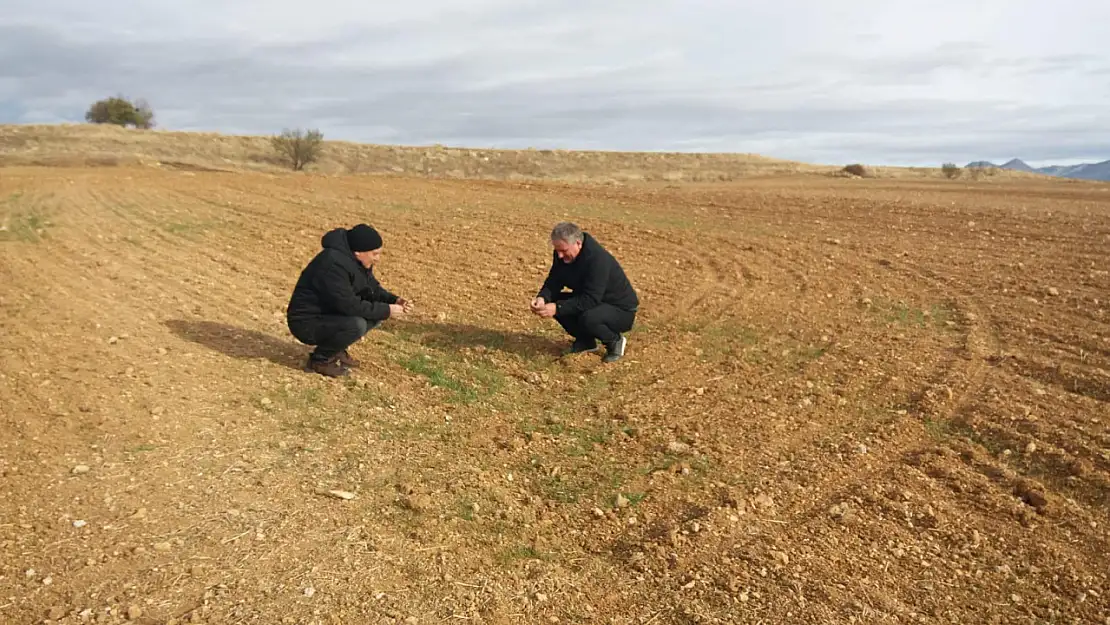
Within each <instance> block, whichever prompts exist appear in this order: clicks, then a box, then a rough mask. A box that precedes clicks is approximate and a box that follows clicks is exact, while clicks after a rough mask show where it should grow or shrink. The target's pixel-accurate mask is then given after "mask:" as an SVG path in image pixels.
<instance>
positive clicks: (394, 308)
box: [389, 300, 408, 317]
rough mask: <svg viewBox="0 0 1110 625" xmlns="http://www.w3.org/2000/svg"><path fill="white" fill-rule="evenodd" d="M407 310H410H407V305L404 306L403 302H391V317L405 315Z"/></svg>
mask: <svg viewBox="0 0 1110 625" xmlns="http://www.w3.org/2000/svg"><path fill="white" fill-rule="evenodd" d="M398 301H399V300H398ZM407 312H408V311H407V310H405V307H404V306H402V305H401V304H390V305H389V316H390V317H397V316H399V315H403V314H405V313H407Z"/></svg>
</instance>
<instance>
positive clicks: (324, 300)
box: [286, 224, 412, 377]
mask: <svg viewBox="0 0 1110 625" xmlns="http://www.w3.org/2000/svg"><path fill="white" fill-rule="evenodd" d="M320 243H321V245H322V246H323V248H324V249H323V250H321V251H320V252H319V253H318V254H317V255H316V257H315V258H313V259H312V261H311V262H309V263H308V266H307V267H305V268H304V271H302V272H301V277H300V278H299V279H298V280H297V285H296V286H295V287H293V296H292V298H290V300H289V307H288V308H287V310H286V320H287V322H288V324H289V331H290V332H292V333H293V336H295V337H296V338H297V340H298V341H300V342H302V343H304V344H306V345H315V346H316V349H315V350H314V351H313V352H312V353H311V354H310V355H309V357H308V366H307V369H308V370H309V371H315V372H316V373H319V374H322V375H326V376H331V377H339V376H343V375H347V374H348V373H349V372H350V368H351V367H357V366H358V364H359V363H358V361H357V360H355V359H354V358H352V357H351V355H350V353H348V351H347V348H348V347H350V346H351V345H353V344H354V343H355V342H356V341H358V340H359V339H361V338H362V337H363V336H365V335H366V333H367V332H369V331H370V330H372V329H374V328H376V327H378V326H379V325H381V323H382V321H384V320H386V319H388V318H390V317H393V316H396V315H401V314H405V313H408V312H412V304H411V302H408V301H406V300H405V299H404V298H400V297H397V296H396V295H394V294H393V293H390V292H389V291H387V290H386V289H385V288H383V287H382V285H381V284H379V283H378V280H377V278H375V277H374V265H375V264H376V263H377V262H378V260H379V259H380V258H381V255H382V237H381V235H379V234H378V231H377V230H375V229H374V228H372V227H370V226H368V225H366V224H358V225H357V226H355V227H353V228H351V229H350V230H347V229H346V228H336V229H335V230H332V231H331V232H328V233H327V234H325V235H324V236H323V238H321V239H320Z"/></svg>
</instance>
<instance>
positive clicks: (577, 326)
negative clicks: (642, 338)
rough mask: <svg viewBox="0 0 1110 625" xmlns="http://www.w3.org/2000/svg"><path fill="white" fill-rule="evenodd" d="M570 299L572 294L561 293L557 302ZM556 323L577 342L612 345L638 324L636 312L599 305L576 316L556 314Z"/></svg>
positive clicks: (556, 298) (608, 305)
mask: <svg viewBox="0 0 1110 625" xmlns="http://www.w3.org/2000/svg"><path fill="white" fill-rule="evenodd" d="M568 297H570V294H567V293H560V294H559V295H557V296H556V297H555V301H559V300H563V299H566V298H568ZM555 321H558V322H559V325H561V326H563V329H564V330H566V331H567V334H569V335H571V336H573V337H574V340H576V341H582V342H583V343H591V342H594V341H601V342H602V343H612V342H613V341H615V340H617V337H618V336H619V335H620V333H621V332H628V331H629V330H631V329H632V324H633V323H635V322H636V312H635V311H628V310H621V309H620V308H617V307H616V306H613V305H611V304H598V305H597V306H595V307H593V308H591V309H589V310H584V311H582V312H581V313H579V314H576V315H560V314H556V315H555Z"/></svg>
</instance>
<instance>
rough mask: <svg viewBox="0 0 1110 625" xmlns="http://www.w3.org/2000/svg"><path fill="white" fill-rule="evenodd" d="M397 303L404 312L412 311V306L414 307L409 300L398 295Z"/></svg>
mask: <svg viewBox="0 0 1110 625" xmlns="http://www.w3.org/2000/svg"><path fill="white" fill-rule="evenodd" d="M397 305H398V306H400V307H401V308H403V309H404V312H406V313H410V312H412V311H413V308H415V305H414V304H413V303H412V302H411V301H409V300H407V299H405V298H403V297H398V298H397Z"/></svg>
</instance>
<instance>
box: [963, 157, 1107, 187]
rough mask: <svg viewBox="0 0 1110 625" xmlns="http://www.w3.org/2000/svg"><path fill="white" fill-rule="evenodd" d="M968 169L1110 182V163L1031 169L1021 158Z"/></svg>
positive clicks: (970, 165)
mask: <svg viewBox="0 0 1110 625" xmlns="http://www.w3.org/2000/svg"><path fill="white" fill-rule="evenodd" d="M967 166H968V167H998V168H999V169H1012V170H1014V171H1027V172H1029V173H1033V174H1044V175H1046V176H1056V177H1059V178H1079V179H1081V180H1106V181H1110V161H1102V162H1101V163H1082V164H1080V165H1049V166H1048V167H1030V166H1029V165H1028V164H1027V163H1026V162H1025V161H1023V160H1021V159H1020V158H1015V159H1011V160H1008V161H1006V162H1005V163H1003V164H1001V165H995V164H994V163H991V162H990V161H975V162H973V163H968V164H967Z"/></svg>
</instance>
